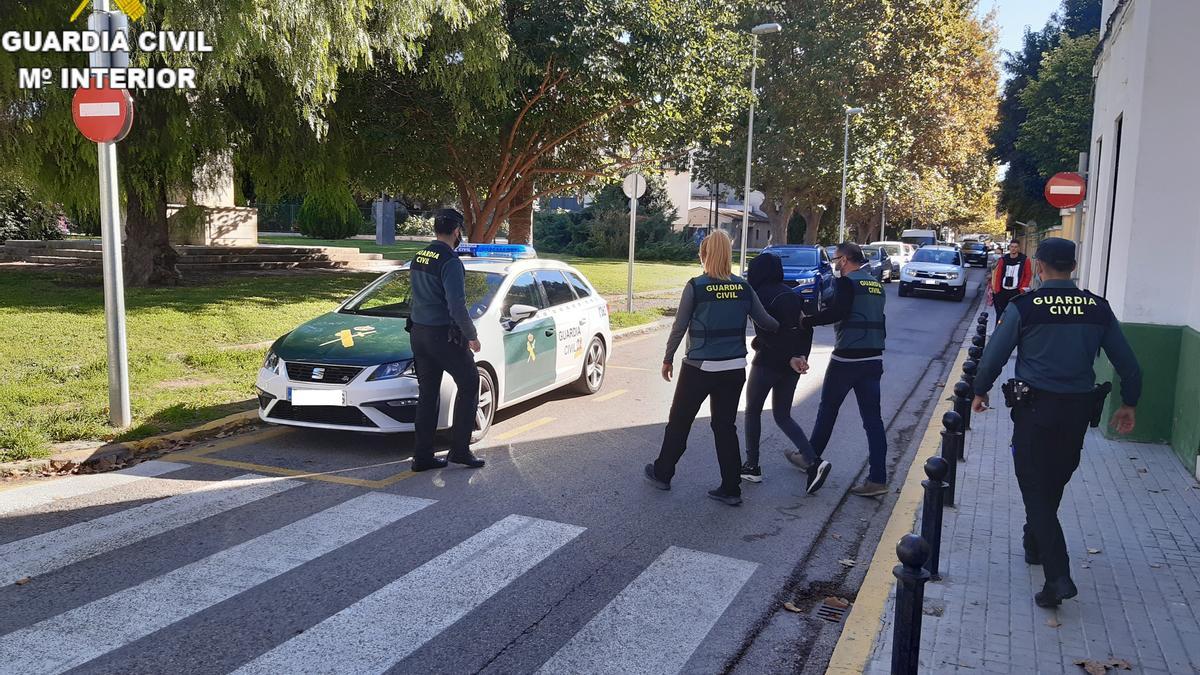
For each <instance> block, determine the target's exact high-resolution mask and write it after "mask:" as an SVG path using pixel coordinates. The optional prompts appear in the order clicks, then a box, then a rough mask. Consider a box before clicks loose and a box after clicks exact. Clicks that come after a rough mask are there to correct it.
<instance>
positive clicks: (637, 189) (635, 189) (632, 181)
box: [621, 173, 646, 312]
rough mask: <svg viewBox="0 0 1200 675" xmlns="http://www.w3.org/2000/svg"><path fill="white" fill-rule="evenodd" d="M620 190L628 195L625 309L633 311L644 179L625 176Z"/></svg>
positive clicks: (638, 176)
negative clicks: (638, 230)
mask: <svg viewBox="0 0 1200 675" xmlns="http://www.w3.org/2000/svg"><path fill="white" fill-rule="evenodd" d="M621 191H622V192H624V193H625V196H626V197H629V284H628V286H627V287H626V295H625V311H626V312H632V311H633V246H634V241H635V240H636V235H637V203H638V202H637V200H638V197H641V196H642V195H643V194H645V192H646V179H645V177H643V176H642V174H640V173H631V174H629V175H628V176H625V180H624V181H622V183H621Z"/></svg>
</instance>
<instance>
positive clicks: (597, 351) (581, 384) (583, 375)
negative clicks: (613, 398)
mask: <svg viewBox="0 0 1200 675" xmlns="http://www.w3.org/2000/svg"><path fill="white" fill-rule="evenodd" d="M607 369H608V351H607V350H606V349H605V348H604V341H603V340H601V339H600V338H598V337H594V338H592V342H591V343H590V344H589V345H588V348H587V353H586V354H585V355H584V357H583V370H582V371H580V373H579V379H578V380H576V381H575V384H574V389H575V391H577V392H579V393H580V394H594V393H596V392H598V391H600V387H602V386H604V373H605V371H606V370H607Z"/></svg>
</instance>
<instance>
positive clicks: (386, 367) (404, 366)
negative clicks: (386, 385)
mask: <svg viewBox="0 0 1200 675" xmlns="http://www.w3.org/2000/svg"><path fill="white" fill-rule="evenodd" d="M416 375H417V362H416V361H415V360H413V359H405V360H403V361H392V362H391V363H385V364H383V365H381V366H379V367H377V368H376V369H375V372H373V373H371V376H370V377H368V378H367V381H368V382H371V381H373V380H394V379H396V378H397V377H416Z"/></svg>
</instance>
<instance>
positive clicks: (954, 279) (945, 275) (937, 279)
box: [900, 246, 967, 301]
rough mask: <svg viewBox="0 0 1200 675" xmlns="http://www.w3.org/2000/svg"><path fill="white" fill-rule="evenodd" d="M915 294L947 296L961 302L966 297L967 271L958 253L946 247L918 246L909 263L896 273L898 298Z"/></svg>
mask: <svg viewBox="0 0 1200 675" xmlns="http://www.w3.org/2000/svg"><path fill="white" fill-rule="evenodd" d="M915 292H922V293H924V292H930V293H939V294H942V295H949V296H950V297H952V298H954V299H955V300H958V301H962V299H963V298H964V297H966V295H967V270H966V268H964V267H963V261H962V254H961V253H959V252H958V251H956V250H954V248H953V247H950V246H922V247H921V248H919V249H917V252H916V253H914V254H913V259H912V262H910V263H908V264H907V265H905V266H904V269H902V270H900V297H906V296H908V295H911V294H912V293H915Z"/></svg>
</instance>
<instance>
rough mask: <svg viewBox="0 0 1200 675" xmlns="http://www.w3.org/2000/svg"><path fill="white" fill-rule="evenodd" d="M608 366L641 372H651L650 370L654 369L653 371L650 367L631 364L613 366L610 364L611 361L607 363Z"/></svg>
mask: <svg viewBox="0 0 1200 675" xmlns="http://www.w3.org/2000/svg"><path fill="white" fill-rule="evenodd" d="M608 367H609V368H614V369H616V370H636V371H639V372H643V373H651V372H654V371H653V370H652V369H650V368H634V367H633V366H614V365H612V364H611V363H610V364H608Z"/></svg>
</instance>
